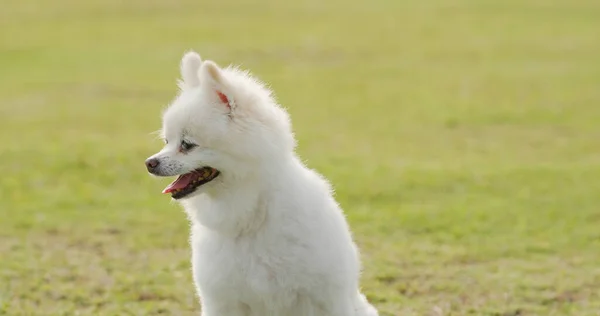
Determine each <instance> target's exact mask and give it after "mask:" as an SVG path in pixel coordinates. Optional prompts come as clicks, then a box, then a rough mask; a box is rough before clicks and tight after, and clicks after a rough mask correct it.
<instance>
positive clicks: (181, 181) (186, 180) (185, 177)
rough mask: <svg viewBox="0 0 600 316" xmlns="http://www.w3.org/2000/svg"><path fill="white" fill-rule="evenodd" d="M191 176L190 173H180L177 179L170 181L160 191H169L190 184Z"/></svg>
mask: <svg viewBox="0 0 600 316" xmlns="http://www.w3.org/2000/svg"><path fill="white" fill-rule="evenodd" d="M192 177H193V174H192V173H186V174H182V175H180V176H179V177H178V178H177V179H175V181H173V182H171V184H169V185H168V186H167V187H166V188H165V189H164V190H163V191H162V193H171V192H173V191H175V190H179V189H183V188H185V187H186V186H187V185H188V184H190V182H192Z"/></svg>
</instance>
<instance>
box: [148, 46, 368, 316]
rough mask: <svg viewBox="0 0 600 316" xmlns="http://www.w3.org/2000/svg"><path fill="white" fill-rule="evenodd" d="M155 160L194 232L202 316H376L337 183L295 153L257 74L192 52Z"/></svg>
mask: <svg viewBox="0 0 600 316" xmlns="http://www.w3.org/2000/svg"><path fill="white" fill-rule="evenodd" d="M181 76H182V80H181V82H180V88H181V92H180V94H179V95H178V97H177V98H176V99H175V101H174V102H173V103H172V104H171V105H170V106H169V107H168V109H167V110H166V111H165V112H164V115H163V126H162V136H163V137H164V140H165V144H166V145H165V147H164V148H163V149H162V150H161V151H160V152H158V153H157V154H155V155H153V156H152V157H150V158H148V159H147V160H146V167H147V168H148V171H149V172H150V173H152V174H154V175H157V176H178V177H177V179H176V180H175V181H174V182H173V183H171V184H170V185H169V186H168V187H167V188H165V190H164V191H163V193H170V194H171V196H172V198H173V199H175V200H177V201H179V202H181V204H182V205H183V206H184V208H185V210H186V212H187V213H188V215H189V218H190V220H191V223H192V235H191V247H192V254H193V255H192V266H193V275H194V281H195V283H196V288H197V291H198V295H199V296H200V303H201V306H202V315H203V316H376V315H378V313H377V310H376V309H375V308H374V307H373V306H371V305H370V304H369V303H368V302H367V300H366V299H365V296H364V295H362V294H361V293H360V290H359V275H360V262H359V254H358V250H357V248H356V246H355V244H354V242H353V241H352V236H351V234H350V230H349V228H348V224H347V223H346V219H345V217H344V214H343V213H342V210H341V209H340V207H339V205H338V204H337V202H336V201H335V199H334V198H333V195H332V190H331V188H330V186H329V183H328V182H327V181H326V180H325V179H324V178H323V177H322V176H321V175H319V174H318V173H317V172H315V171H313V170H310V169H308V168H307V167H306V166H305V165H304V164H303V163H302V161H300V159H299V158H298V157H297V155H296V154H295V152H294V148H295V140H294V135H293V133H292V130H291V125H290V120H289V117H288V114H287V112H286V111H285V110H284V109H283V108H281V107H280V106H279V105H278V104H277V103H276V101H275V100H274V98H273V97H272V96H271V92H270V91H269V90H268V89H267V88H265V86H264V85H263V84H262V83H261V82H259V81H258V80H256V79H254V78H253V77H252V76H251V75H250V74H249V73H248V72H245V71H240V70H238V69H237V68H233V67H228V68H220V67H219V66H217V64H215V63H214V62H212V61H202V60H201V59H200V56H199V55H198V54H197V53H195V52H188V53H187V54H185V55H184V57H183V59H182V60H181Z"/></svg>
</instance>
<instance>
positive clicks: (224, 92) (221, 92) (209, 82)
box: [200, 60, 235, 116]
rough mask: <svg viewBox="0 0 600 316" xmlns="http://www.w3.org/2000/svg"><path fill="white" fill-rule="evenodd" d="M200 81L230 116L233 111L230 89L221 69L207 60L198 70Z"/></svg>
mask: <svg viewBox="0 0 600 316" xmlns="http://www.w3.org/2000/svg"><path fill="white" fill-rule="evenodd" d="M200 80H201V81H202V86H203V88H204V89H205V90H206V91H207V92H208V94H209V95H210V96H212V98H213V100H215V101H216V102H217V103H220V104H222V105H224V108H226V109H227V112H228V115H230V116H232V115H233V112H234V110H235V100H234V99H233V95H232V93H231V92H232V91H231V87H230V85H229V82H228V81H227V78H226V77H225V76H223V71H222V69H221V68H220V67H219V66H218V65H217V64H216V63H215V62H213V61H211V60H207V61H205V62H204V63H203V64H202V67H201V68H200Z"/></svg>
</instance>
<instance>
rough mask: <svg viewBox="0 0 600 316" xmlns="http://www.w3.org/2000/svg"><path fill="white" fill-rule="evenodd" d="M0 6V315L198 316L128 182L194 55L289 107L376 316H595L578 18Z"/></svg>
mask: <svg viewBox="0 0 600 316" xmlns="http://www.w3.org/2000/svg"><path fill="white" fill-rule="evenodd" d="M0 4H1V6H0V144H1V145H0V158H1V159H0V174H1V177H0V314H2V315H158V314H164V315H194V314H195V313H197V311H198V309H199V306H198V303H197V302H196V301H197V300H196V297H195V293H194V289H193V285H192V282H191V276H190V267H189V249H188V224H187V221H186V218H185V215H184V214H183V212H182V211H181V210H180V208H179V207H178V206H177V205H175V204H174V203H171V202H170V201H169V198H168V197H167V196H163V195H161V194H160V191H161V189H162V188H163V186H164V185H165V184H166V183H167V182H169V181H170V179H153V178H151V177H150V176H148V175H147V174H146V171H145V168H144V165H143V161H144V159H145V158H146V157H147V156H149V155H150V154H152V153H154V152H155V151H157V150H158V149H159V148H160V146H161V143H160V141H159V140H157V139H155V138H154V136H153V135H151V132H153V131H155V130H157V129H158V128H159V127H160V119H159V116H160V112H161V110H162V109H163V108H164V107H165V105H166V104H168V102H169V101H170V100H171V99H172V98H173V97H174V95H175V92H176V83H175V81H176V79H177V77H178V63H179V59H180V57H181V55H182V54H183V52H184V51H185V50H187V49H195V50H197V51H199V52H200V53H201V55H203V56H204V57H205V58H210V59H214V60H215V61H217V62H218V63H220V64H228V63H237V64H241V65H242V66H243V67H247V68H250V69H252V70H253V72H254V73H255V74H257V75H258V76H259V77H261V78H262V79H264V80H265V81H267V82H269V83H270V84H271V86H272V87H273V89H274V90H275V91H276V94H277V96H278V99H279V100H280V101H281V103H282V104H284V105H285V106H286V107H287V108H288V109H289V111H290V113H291V115H292V119H293V122H294V127H295V131H296V134H297V137H298V139H299V149H298V151H299V153H300V155H301V156H302V157H303V158H304V159H305V160H306V161H307V162H308V164H309V165H310V166H311V167H313V168H315V169H317V170H319V171H320V172H322V173H323V174H324V175H325V176H327V177H328V178H329V179H330V180H331V182H332V183H333V185H334V186H335V188H336V191H337V197H338V199H339V201H340V203H341V204H342V206H343V207H344V209H345V211H346V213H347V217H348V219H349V221H350V224H351V226H352V228H353V231H354V235H355V238H356V240H357V242H358V244H359V245H360V247H361V249H362V253H363V261H364V274H363V280H362V284H363V287H364V291H365V293H367V294H368V296H369V299H370V300H371V301H372V302H373V303H374V304H375V305H376V306H377V307H378V308H379V309H380V311H381V314H382V315H387V316H390V315H393V316H399V315H402V316H404V315H419V316H420V315H424V316H429V315H431V316H442V315H444V316H445V315H489V316H492V315H495V316H518V315H540V316H550V315H555V316H559V315H560V316H563V315H575V316H592V315H600V251H599V250H600V2H598V1H596V0H588V1H585V0H573V1H569V0H561V1H541V0H539V1H535V0H506V1H502V0H496V1H492V0H490V1H484V0H482V1H476V0H456V1H441V0H440V1H417V0H412V1H391V0H371V1H367V0H350V1H342V0H330V1H320V0H303V1H276V0H266V1H250V0H223V1H199V0H194V1H192V0H185V1H183V0H179V1H166V0H164V1H158V0H150V1H148V0H132V1H117V0H90V1H75V0H58V1H33V0H24V1H8V0H0Z"/></svg>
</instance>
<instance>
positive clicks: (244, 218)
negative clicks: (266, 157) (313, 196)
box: [182, 157, 302, 237]
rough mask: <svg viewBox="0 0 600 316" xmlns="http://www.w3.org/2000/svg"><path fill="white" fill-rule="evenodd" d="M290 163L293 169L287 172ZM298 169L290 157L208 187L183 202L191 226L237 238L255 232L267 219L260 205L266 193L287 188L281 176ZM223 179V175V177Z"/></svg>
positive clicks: (283, 177) (265, 210) (264, 210)
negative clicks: (216, 185)
mask: <svg viewBox="0 0 600 316" xmlns="http://www.w3.org/2000/svg"><path fill="white" fill-rule="evenodd" d="M290 164H292V165H293V168H291V169H290ZM296 168H302V165H301V163H300V161H299V160H298V159H297V158H296V157H293V158H292V159H286V160H285V161H284V162H282V163H281V164H280V165H277V164H270V165H268V166H266V165H265V166H263V167H261V168H258V169H257V170H258V171H257V172H255V173H252V174H248V175H246V176H245V177H243V178H236V179H225V180H224V182H225V183H227V184H221V185H219V186H218V187H215V188H211V189H209V190H207V191H205V192H203V193H202V194H199V195H198V196H195V197H192V198H190V199H188V200H185V201H183V203H182V204H183V206H184V208H185V210H186V212H187V213H188V215H189V217H190V220H191V221H192V224H193V225H201V226H204V227H206V228H207V229H210V230H211V231H214V232H216V233H219V234H223V235H228V236H231V237H237V236H240V235H245V234H252V233H253V232H255V231H257V230H259V229H260V228H261V226H262V225H263V224H264V222H265V220H266V219H267V216H268V215H269V214H267V212H268V211H269V210H268V206H267V205H264V202H263V201H264V200H265V196H264V194H266V192H273V191H274V190H275V191H276V190H280V189H283V188H285V186H289V185H290V183H284V181H279V180H280V179H281V180H283V179H288V180H287V181H288V182H289V179H290V178H289V177H286V175H285V174H284V173H289V172H290V170H297V169H296ZM223 176H225V177H226V176H227V175H223Z"/></svg>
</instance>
